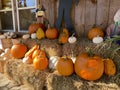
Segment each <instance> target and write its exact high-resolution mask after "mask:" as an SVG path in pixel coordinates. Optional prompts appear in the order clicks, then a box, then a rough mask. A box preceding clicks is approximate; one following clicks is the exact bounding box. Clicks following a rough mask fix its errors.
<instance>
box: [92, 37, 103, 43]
mask: <svg viewBox="0 0 120 90" xmlns="http://www.w3.org/2000/svg"><path fill="white" fill-rule="evenodd" d="M92 41H93V43H96V44H98V43H102V42H103V37H99V36H97V37H94V38H93V39H92Z"/></svg>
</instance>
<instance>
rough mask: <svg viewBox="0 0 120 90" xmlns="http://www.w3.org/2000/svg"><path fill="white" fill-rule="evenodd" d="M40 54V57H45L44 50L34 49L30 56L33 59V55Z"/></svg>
mask: <svg viewBox="0 0 120 90" xmlns="http://www.w3.org/2000/svg"><path fill="white" fill-rule="evenodd" d="M40 54H41V56H42V57H46V53H45V51H44V50H40V49H36V50H35V51H34V52H33V54H32V58H33V59H34V58H35V57H37V56H39V55H40Z"/></svg>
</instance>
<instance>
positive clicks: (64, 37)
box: [58, 28, 69, 44]
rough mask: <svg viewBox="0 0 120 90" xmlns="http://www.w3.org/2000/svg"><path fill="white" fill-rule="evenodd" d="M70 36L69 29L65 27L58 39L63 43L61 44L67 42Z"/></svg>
mask: <svg viewBox="0 0 120 90" xmlns="http://www.w3.org/2000/svg"><path fill="white" fill-rule="evenodd" d="M68 38H69V31H68V30H67V29H66V28H64V29H63V30H62V32H61V33H60V35H59V39H58V40H59V43H61V44H65V43H67V42H68Z"/></svg>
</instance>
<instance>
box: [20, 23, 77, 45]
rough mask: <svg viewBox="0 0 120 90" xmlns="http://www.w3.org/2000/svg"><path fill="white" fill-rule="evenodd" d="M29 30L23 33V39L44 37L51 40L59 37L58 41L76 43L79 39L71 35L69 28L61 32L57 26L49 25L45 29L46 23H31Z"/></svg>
mask: <svg viewBox="0 0 120 90" xmlns="http://www.w3.org/2000/svg"><path fill="white" fill-rule="evenodd" d="M28 31H29V34H25V35H23V37H22V38H23V39H28V38H30V37H31V38H32V39H36V38H37V39H39V40H41V39H43V38H48V39H50V40H53V39H58V42H59V43H61V44H65V43H67V42H69V43H74V42H76V40H77V38H76V37H74V34H73V35H72V36H71V37H69V31H68V30H67V28H63V29H62V30H61V32H59V31H58V29H57V28H55V27H50V25H48V28H47V29H45V27H44V25H43V24H41V23H33V24H31V25H30V26H29V28H28Z"/></svg>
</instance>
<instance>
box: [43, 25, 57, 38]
mask: <svg viewBox="0 0 120 90" xmlns="http://www.w3.org/2000/svg"><path fill="white" fill-rule="evenodd" d="M45 34H46V37H47V38H48V39H56V38H57V37H58V30H57V29H56V28H50V27H48V29H47V30H46V32H45Z"/></svg>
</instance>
